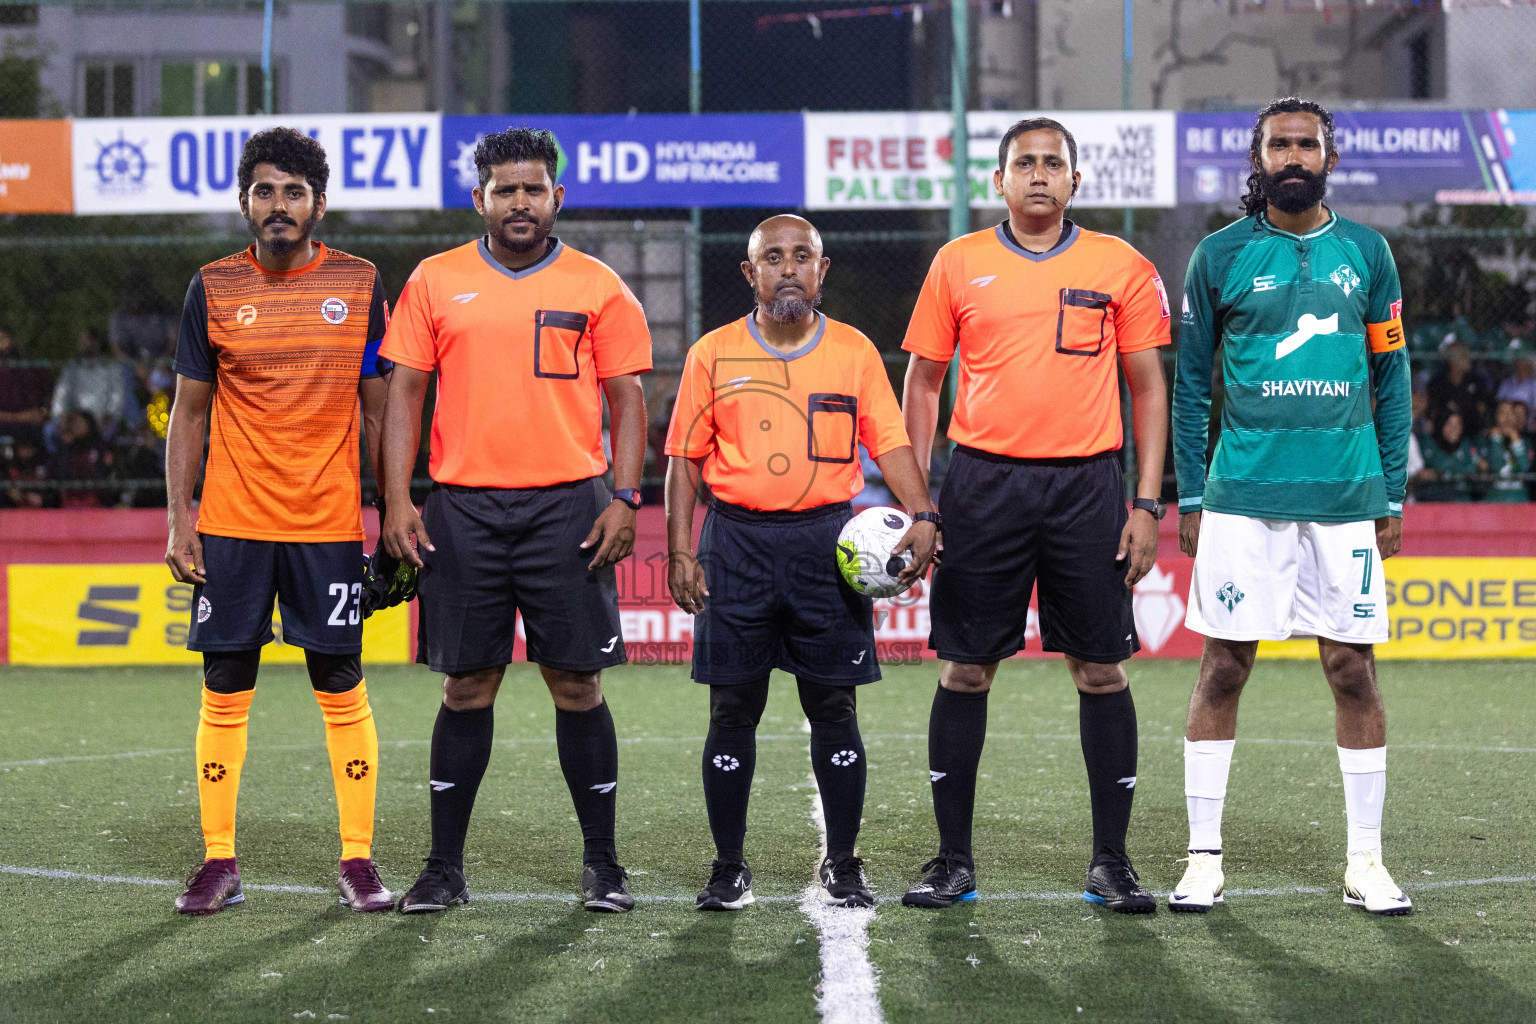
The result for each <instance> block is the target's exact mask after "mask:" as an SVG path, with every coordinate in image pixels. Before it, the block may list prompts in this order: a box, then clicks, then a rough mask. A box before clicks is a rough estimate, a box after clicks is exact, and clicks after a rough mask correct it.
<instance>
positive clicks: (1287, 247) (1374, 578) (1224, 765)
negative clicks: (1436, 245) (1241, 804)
mask: <svg viewBox="0 0 1536 1024" xmlns="http://www.w3.org/2000/svg"><path fill="white" fill-rule="evenodd" d="M1249 155H1250V158H1251V161H1252V165H1253V173H1252V175H1251V176H1250V177H1249V179H1248V193H1247V194H1246V195H1245V196H1243V208H1244V211H1245V212H1246V213H1247V214H1248V216H1247V217H1245V218H1244V219H1242V220H1240V221H1238V222H1236V223H1235V224H1231V225H1229V226H1227V227H1226V228H1223V229H1222V230H1221V231H1218V232H1216V233H1215V234H1213V235H1210V236H1209V237H1207V238H1206V239H1205V240H1204V241H1202V242H1201V243H1200V245H1199V247H1198V248H1196V249H1195V254H1194V256H1193V257H1191V259H1190V263H1189V273H1188V275H1187V276H1186V278H1185V283H1184V316H1183V326H1182V328H1181V329H1180V332H1179V357H1178V358H1179V362H1178V373H1177V379H1176V381H1175V385H1174V397H1173V433H1174V462H1175V467H1176V469H1177V472H1178V480H1179V546H1180V547H1181V548H1182V549H1183V550H1184V553H1185V554H1188V555H1191V556H1193V557H1194V559H1195V569H1194V578H1193V581H1192V583H1191V585H1190V595H1189V616H1188V619H1187V622H1186V624H1187V625H1188V626H1189V628H1190V629H1193V630H1195V631H1196V632H1199V633H1203V634H1204V635H1205V637H1206V640H1205V651H1204V654H1203V656H1202V657H1201V659H1200V675H1199V680H1198V682H1196V684H1195V692H1194V695H1193V696H1192V697H1191V698H1190V702H1189V721H1188V724H1187V726H1186V729H1185V733H1184V736H1185V739H1184V792H1185V796H1186V802H1187V804H1188V808H1189V832H1190V838H1189V867H1188V870H1186V871H1185V873H1184V877H1183V879H1182V880H1181V881H1180V882H1179V884H1178V887H1177V888H1175V889H1174V891H1173V892H1172V893H1171V894H1170V895H1169V898H1168V903H1169V909H1171V910H1176V911H1193V912H1197V913H1204V912H1205V911H1207V910H1209V909H1210V908H1211V905H1212V904H1213V903H1220V902H1222V883H1223V878H1222V871H1221V811H1222V804H1223V802H1224V800H1225V798H1226V789H1227V772H1228V769H1229V767H1230V766H1231V763H1232V748H1233V744H1234V743H1235V740H1234V737H1235V736H1236V735H1237V703H1238V698H1239V696H1240V695H1241V694H1242V690H1243V684H1244V683H1246V682H1247V681H1248V674H1249V672H1250V671H1251V670H1252V668H1253V659H1254V654H1255V652H1256V650H1257V648H1258V642H1259V641H1260V640H1285V639H1288V638H1291V637H1316V638H1317V644H1318V653H1319V655H1320V657H1321V660H1322V665H1323V674H1324V675H1325V676H1326V677H1327V679H1328V685H1329V686H1330V687H1332V689H1333V696H1334V706H1335V708H1336V712H1337V713H1336V729H1337V736H1338V749H1339V767H1340V769H1341V770H1342V772H1343V774H1344V807H1345V812H1346V816H1347V819H1348V826H1349V845H1348V848H1347V851H1346V852H1347V853H1348V855H1349V857H1348V861H1349V863H1348V868H1347V869H1346V871H1345V873H1344V902H1345V903H1346V904H1349V905H1351V906H1358V907H1363V908H1364V909H1366V910H1368V911H1370V912H1371V913H1373V914H1388V915H1396V914H1407V913H1409V912H1410V911H1411V910H1412V907H1413V905H1412V903H1411V902H1409V900H1408V897H1407V896H1405V895H1404V894H1403V891H1402V890H1401V889H1400V888H1398V886H1397V885H1396V884H1395V883H1394V882H1393V881H1392V876H1391V875H1390V874H1388V872H1387V869H1386V868H1385V867H1383V866H1382V863H1381V806H1382V798H1383V794H1384V792H1385V789H1386V768H1387V748H1386V718H1385V715H1384V713H1383V711H1382V706H1381V694H1380V693H1379V692H1378V690H1377V688H1376V661H1375V656H1374V654H1373V648H1372V645H1373V644H1377V643H1381V642H1383V641H1385V640H1386V639H1387V638H1388V628H1387V603H1386V596H1385V586H1384V584H1383V579H1382V571H1381V566H1380V560H1381V559H1383V558H1389V557H1391V556H1392V555H1394V554H1396V553H1397V551H1398V549H1399V547H1401V544H1402V514H1403V494H1404V491H1405V488H1406V486H1407V472H1406V468H1407V459H1408V432H1409V427H1410V419H1411V414H1410V409H1409V405H1410V386H1409V375H1408V355H1407V352H1406V350H1405V349H1404V347H1403V328H1402V321H1401V319H1400V317H1401V314H1402V288H1401V286H1400V284H1399V282H1398V276H1397V267H1396V265H1395V264H1394V263H1393V261H1392V253H1391V251H1390V250H1389V249H1388V248H1387V243H1386V240H1385V239H1383V238H1382V237H1381V235H1379V234H1377V233H1376V232H1375V231H1372V230H1371V229H1369V228H1367V227H1364V226H1362V225H1359V224H1355V223H1352V222H1350V221H1347V220H1345V219H1344V218H1343V217H1340V216H1339V215H1338V214H1336V213H1334V212H1333V211H1331V210H1329V209H1328V208H1327V207H1326V206H1324V205H1323V196H1324V195H1325V194H1326V192H1327V182H1328V175H1329V173H1330V172H1332V171H1333V169H1334V167H1335V166H1336V165H1337V164H1338V162H1339V154H1338V152H1337V151H1336V150H1335V149H1334V144H1333V116H1332V115H1331V114H1329V112H1328V111H1327V110H1325V109H1323V108H1322V107H1321V106H1319V105H1317V104H1316V103H1311V102H1308V101H1305V100H1298V99H1294V98H1287V99H1282V100H1276V101H1275V102H1273V103H1271V104H1269V106H1267V107H1265V108H1264V109H1263V110H1261V111H1260V112H1259V116H1258V120H1257V122H1256V123H1255V125H1254V128H1253V141H1252V144H1251V147H1250V151H1249ZM1218 344H1219V345H1220V346H1221V348H1222V375H1223V379H1224V381H1225V387H1226V394H1225V401H1224V403H1223V406H1222V413H1221V437H1220V440H1219V441H1218V443H1217V445H1216V452H1215V455H1214V456H1213V457H1212V459H1211V464H1210V469H1209V471H1207V469H1206V462H1205V454H1206V445H1207V442H1208V437H1209V427H1210V413H1211V370H1212V363H1213V360H1214V358H1215V349H1216V346H1217V345H1218Z"/></svg>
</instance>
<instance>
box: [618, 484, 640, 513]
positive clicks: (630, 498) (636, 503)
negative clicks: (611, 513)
mask: <svg viewBox="0 0 1536 1024" xmlns="http://www.w3.org/2000/svg"><path fill="white" fill-rule="evenodd" d="M613 500H614V501H622V502H623V503H624V504H626V505H628V506H629V507H630V508H632V509H634V510H635V511H636V512H638V511H640V491H639V490H638V489H636V488H634V487H620V488H618V489H617V490H615V491H614V492H613Z"/></svg>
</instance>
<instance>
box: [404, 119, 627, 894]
mask: <svg viewBox="0 0 1536 1024" xmlns="http://www.w3.org/2000/svg"><path fill="white" fill-rule="evenodd" d="M558 159H559V150H558V149H557V148H556V146H555V138H554V136H553V135H551V134H550V133H549V132H542V131H539V132H536V131H531V130H529V129H527V128H510V129H508V130H506V131H504V132H498V133H496V134H494V135H488V136H486V137H485V138H484V139H482V140H481V142H480V144H479V145H478V146H477V147H476V148H475V167H476V168H477V169H478V171H479V174H480V186H479V187H478V188H476V189H475V190H474V197H475V209H476V210H477V211H479V212H480V214H481V215H482V216H483V217H484V219H485V230H486V233H485V235H484V236H482V237H481V238H480V239H479V240H477V241H474V242H470V243H469V244H467V245H463V246H460V247H459V248H457V249H451V250H449V251H448V252H445V253H441V254H439V255H437V256H433V257H431V258H429V259H427V260H424V261H422V263H421V265H420V266H418V267H417V268H416V270H415V272H414V273H412V274H411V277H410V280H409V281H407V282H406V286H405V291H404V292H402V293H401V295H400V304H399V307H398V309H397V310H396V311H395V318H394V320H393V321H392V322H391V324H390V329H389V331H388V333H387V334H386V335H385V338H384V344H383V346H382V349H387V350H388V351H390V352H393V353H394V357H393V358H394V359H395V360H396V361H397V366H398V373H399V376H395V377H392V378H391V381H390V384H391V387H390V392H389V403H388V405H387V406H386V408H385V415H384V418H385V426H384V467H385V468H384V474H385V483H386V494H387V497H388V504H387V510H386V513H385V521H384V529H383V538H382V539H383V542H384V545H385V547H386V549H387V550H388V551H389V553H390V554H391V555H393V556H394V557H396V558H400V559H403V560H407V561H409V562H411V563H412V564H413V565H418V566H421V567H422V568H421V578H420V580H421V581H420V590H419V598H420V615H421V629H420V640H419V642H420V651H419V654H418V660H419V661H423V662H425V663H426V664H427V665H429V666H431V668H432V669H433V670H434V671H437V672H441V673H443V675H444V678H443V704H442V707H441V708H440V709H439V711H438V715H437V724H436V726H435V727H434V728H433V730H432V760H431V772H432V777H431V784H432V795H431V802H432V850H431V853H430V854H429V856H428V858H427V866H426V868H425V869H424V870H423V871H422V873H421V877H420V878H418V879H417V881H416V884H415V885H414V886H412V887H411V890H410V891H409V892H407V893H406V894H405V896H404V897H402V898H401V901H400V910H401V912H403V913H418V912H423V911H432V910H443V909H445V908H447V907H449V906H451V905H452V904H454V903H462V902H464V901H466V900H467V899H468V890H467V888H466V886H465V881H464V838H465V834H466V833H467V831H468V829H469V817H470V812H471V811H472V810H473V808H474V802H475V793H476V791H477V790H478V788H479V786H480V780H481V778H482V777H483V776H484V775H485V769H486V765H487V764H488V763H489V761H490V756H491V743H492V729H493V719H492V705H493V704H494V703H495V700H496V691H497V689H498V688H499V687H500V686H501V680H502V676H503V674H504V673H505V671H506V667H507V663H508V662H509V661H511V660H512V643H513V637H514V632H515V622H516V616H517V613H518V612H519V611H521V612H522V616H523V627H524V630H525V632H526V634H527V637H528V660H529V661H531V662H535V663H537V664H538V666H539V668H540V670H541V671H542V672H543V675H544V682H545V683H546V684H547V685H548V687H549V692H550V696H551V697H553V698H554V702H555V745H556V749H557V750H558V752H559V756H560V768H561V771H563V772H564V773H565V781H566V784H567V785H568V786H569V787H570V791H571V798H572V800H573V802H574V803H575V805H576V817H577V819H578V820H579V821H580V822H581V833H582V837H583V839H584V840H585V848H584V852H583V856H582V860H583V870H582V883H581V889H582V900H583V902H584V904H585V905H586V907H587V909H588V910H604V911H615V912H618V911H625V910H629V909H631V908H632V907H633V906H634V899H633V898H632V897H631V896H630V895H629V892H628V891H627V889H626V887H625V878H626V875H625V872H624V869H623V868H622V867H620V866H619V863H618V858H617V855H616V853H615V849H614V793H615V790H616V789H617V787H618V773H619V764H618V761H619V758H618V743H617V740H616V738H615V736H614V731H613V718H612V717H611V716H610V715H609V713H608V705H607V704H606V703H605V702H604V700H603V692H602V686H601V682H600V675H601V671H602V669H604V668H607V667H609V666H610V665H618V664H622V663H623V662H624V661H625V660H626V657H625V653H624V639H623V636H622V635H621V630H620V628H619V607H618V587H617V585H616V582H615V574H614V568H613V566H614V563H616V562H618V561H620V560H621V559H623V558H625V557H626V556H627V555H628V554H629V552H630V549H631V548H632V546H633V544H634V532H635V531H634V527H635V510H636V509H638V508H639V507H640V492H639V490H638V489H637V488H638V487H639V485H640V467H641V462H642V461H643V459H644V457H645V428H646V415H645V399H644V396H643V395H642V393H641V389H640V378H639V375H640V374H642V373H645V372H646V371H647V370H649V369H650V368H651V337H650V333H649V331H648V330H647V328H646V323H645V313H644V312H643V311H642V310H641V308H640V303H639V302H637V301H636V300H635V297H634V295H633V294H632V293H631V292H630V290H629V289H628V288H626V287H625V286H624V282H623V281H621V280H620V279H619V276H618V275H617V274H615V273H614V272H613V271H612V270H610V269H609V268H608V267H606V266H604V265H603V264H602V263H600V262H598V261H597V260H596V259H594V258H592V257H591V256H587V255H585V254H583V253H579V252H577V251H576V250H574V249H571V248H570V247H568V246H566V245H565V244H564V243H562V242H561V241H560V240H559V239H558V238H555V237H554V236H553V235H552V234H551V231H552V230H553V228H554V223H555V217H556V216H557V215H558V214H559V212H560V203H561V201H562V199H563V197H564V195H565V189H564V187H563V186H561V185H557V184H555V173H556V167H557V161H558ZM433 370H436V371H437V376H438V381H437V406H436V409H435V410H434V412H433V415H432V457H431V462H430V469H431V474H432V481H433V486H432V494H431V496H430V497H429V498H428V499H427V505H426V508H425V510H424V514H423V515H422V516H418V515H417V514H416V509H415V507H414V506H413V505H412V504H411V498H410V483H411V467H412V465H413V464H414V462H415V460H416V452H417V446H418V444H419V443H420V430H421V408H422V403H423V400H424V398H425V396H426V388H427V380H428V377H429V376H430V374H431V373H432V371H433ZM604 396H606V397H607V399H608V406H609V409H610V410H611V411H612V437H613V461H614V470H613V475H614V483H615V484H616V485H617V488H616V490H615V491H614V492H613V493H612V494H610V493H609V492H608V489H607V488H606V487H605V486H604V485H603V481H602V473H603V471H604V470H605V469H606V468H607V460H606V458H605V457H604V455H603V439H602V417H603V398H604Z"/></svg>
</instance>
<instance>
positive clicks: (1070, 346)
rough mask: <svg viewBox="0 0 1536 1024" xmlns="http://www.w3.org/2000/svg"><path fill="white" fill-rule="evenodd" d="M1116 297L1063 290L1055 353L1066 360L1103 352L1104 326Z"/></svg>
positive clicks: (1058, 316) (1085, 290) (1068, 289)
mask: <svg viewBox="0 0 1536 1024" xmlns="http://www.w3.org/2000/svg"><path fill="white" fill-rule="evenodd" d="M1113 300H1114V296H1113V295H1106V294H1104V293H1103V292H1095V291H1090V290H1088V289H1087V288H1063V289H1062V290H1061V306H1060V307H1059V308H1058V309H1057V311H1056V351H1057V352H1060V353H1061V354H1062V355H1064V356H1096V355H1098V354H1099V353H1100V352H1102V351H1103V350H1104V335H1105V322H1106V321H1107V320H1108V319H1109V304H1110V302H1112V301H1113Z"/></svg>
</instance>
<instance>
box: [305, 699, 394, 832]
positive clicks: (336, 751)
mask: <svg viewBox="0 0 1536 1024" xmlns="http://www.w3.org/2000/svg"><path fill="white" fill-rule="evenodd" d="M315 700H317V701H319V702H320V711H321V712H322V714H323V715H324V716H325V746H326V749H327V750H329V751H330V753H331V780H332V781H333V782H334V783H335V784H336V811H337V814H338V816H339V817H340V819H341V859H342V860H352V859H353V858H355V857H367V856H369V855H370V854H371V852H372V846H373V800H374V794H375V792H376V791H377V790H378V784H379V734H378V731H377V730H376V729H375V728H374V725H373V709H372V708H371V707H369V706H368V684H367V682H366V681H364V682H360V683H358V684H357V685H356V686H355V687H353V688H352V689H350V690H348V691H347V692H346V693H323V692H321V691H320V690H316V691H315Z"/></svg>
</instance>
